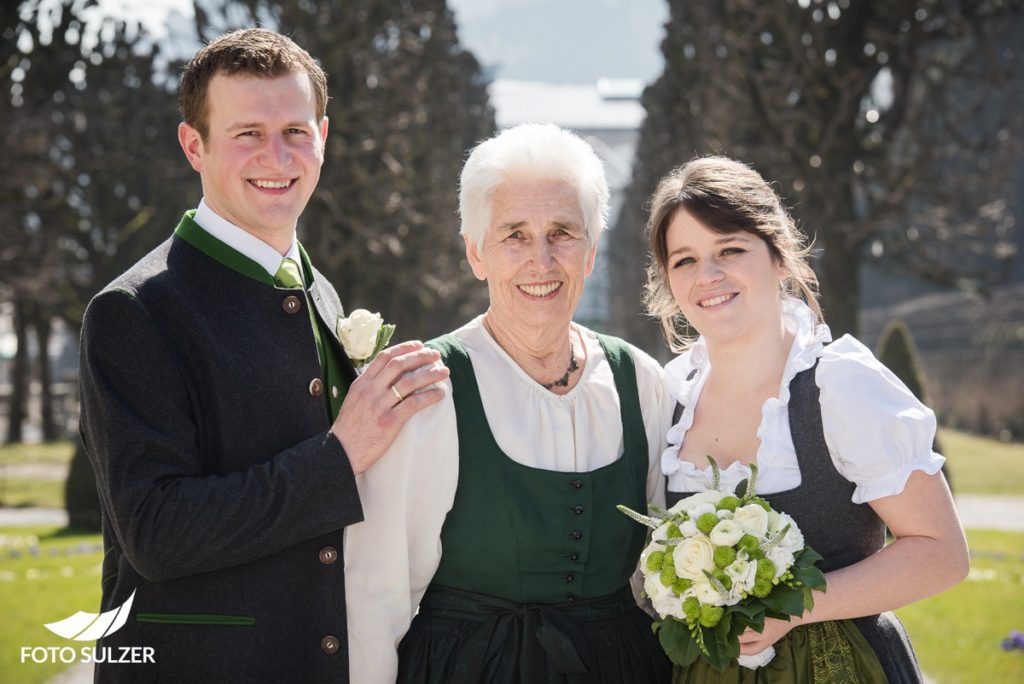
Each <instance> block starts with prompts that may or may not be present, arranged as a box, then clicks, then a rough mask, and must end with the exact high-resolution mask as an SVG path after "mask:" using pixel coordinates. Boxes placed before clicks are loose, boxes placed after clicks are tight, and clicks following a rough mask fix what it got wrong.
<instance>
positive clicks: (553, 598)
mask: <svg viewBox="0 0 1024 684" xmlns="http://www.w3.org/2000/svg"><path fill="white" fill-rule="evenodd" d="M598 339H599V341H600V343H601V346H602V348H603V350H604V352H605V356H606V358H607V360H608V363H609V365H610V366H611V369H612V374H613V377H614V379H615V387H616V391H617V392H618V395H619V403H620V408H621V410H620V419H621V420H622V427H623V444H624V450H623V455H622V456H621V457H620V458H619V459H617V460H616V461H614V462H612V463H610V464H608V465H606V466H604V467H602V468H598V469H597V470H594V471H591V472H579V473H577V472H557V471H550V470H543V469H539V468H531V467H528V466H524V465H522V464H520V463H517V462H515V461H513V460H512V459H510V458H509V457H508V456H507V455H506V454H505V453H504V452H502V451H501V448H500V447H499V446H498V445H497V442H496V441H495V439H494V436H493V434H492V433H491V430H490V427H489V425H488V424H487V418H486V415H485V412H484V409H483V404H482V402H481V399H480V392H479V388H478V386H477V383H476V377H475V375H474V373H473V367H472V363H471V361H470V359H469V356H468V354H467V352H466V350H465V348H464V347H463V346H462V344H461V342H459V340H458V339H457V338H455V337H454V336H452V335H447V336H445V337H442V338H440V339H438V340H435V341H433V342H431V343H430V345H431V346H433V347H435V348H437V349H439V351H441V354H442V357H443V359H444V362H445V364H446V365H447V366H448V368H449V370H450V372H451V376H450V377H451V382H452V388H453V391H452V398H453V401H454V403H455V411H456V419H457V423H458V432H459V481H458V486H457V488H456V493H455V499H454V502H453V505H452V510H451V511H450V512H449V513H448V516H447V518H446V520H445V524H444V527H443V529H442V532H441V547H442V556H441V562H440V565H439V567H438V570H437V572H436V573H435V575H434V578H433V581H432V582H431V585H430V587H429V588H428V589H427V592H426V594H425V595H424V597H423V600H422V601H421V603H420V610H419V613H418V614H417V616H416V617H415V619H414V620H413V622H412V625H411V627H410V629H409V632H408V633H407V634H406V636H405V638H404V639H403V640H402V643H401V644H400V646H399V675H398V681H400V682H423V683H426V682H431V683H435V684H440V683H441V682H444V683H445V684H448V683H451V682H456V683H457V682H464V683H467V684H468V683H470V682H471V683H472V684H477V682H502V683H508V684H512V683H516V684H527V683H529V684H534V683H537V684H544V683H547V682H551V683H555V682H581V683H582V682H587V683H590V682H608V683H620V682H622V683H624V682H631V683H633V682H635V683H637V684H644V683H647V682H651V683H653V682H667V681H668V678H669V672H670V666H669V663H668V660H667V658H666V657H665V655H664V653H663V652H662V650H661V647H660V645H659V644H658V641H657V638H656V637H655V636H654V635H653V633H652V632H651V619H650V617H649V616H647V614H646V613H644V612H643V611H642V610H640V609H639V608H638V607H637V606H636V603H635V601H634V600H633V597H632V594H631V592H630V590H629V586H628V584H629V578H630V576H631V575H632V573H633V571H634V569H635V567H636V562H637V558H639V554H640V551H641V549H642V548H643V544H644V539H645V530H644V529H643V528H642V527H641V526H639V525H636V524H635V523H633V522H632V521H631V520H629V519H628V518H626V516H624V515H622V514H621V513H619V512H618V511H617V510H616V509H615V506H616V504H620V503H621V504H625V505H628V506H630V507H632V508H636V507H640V509H642V508H643V507H645V506H646V479H647V467H648V449H647V438H646V433H645V432H644V427H643V416H642V414H641V412H640V403H639V396H638V392H637V387H636V372H635V370H634V367H633V363H632V358H631V357H630V356H629V352H628V347H627V345H626V344H625V343H624V342H622V341H621V340H617V339H615V338H610V337H605V336H601V335H599V336H598ZM508 419H509V420H514V419H515V416H508Z"/></svg>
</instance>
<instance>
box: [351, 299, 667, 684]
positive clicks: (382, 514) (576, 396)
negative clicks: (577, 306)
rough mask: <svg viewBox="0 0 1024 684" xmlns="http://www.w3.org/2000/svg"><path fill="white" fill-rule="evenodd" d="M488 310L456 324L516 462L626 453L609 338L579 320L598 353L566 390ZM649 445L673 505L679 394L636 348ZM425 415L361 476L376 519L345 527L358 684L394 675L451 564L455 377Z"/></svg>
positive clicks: (653, 470)
mask: <svg viewBox="0 0 1024 684" xmlns="http://www.w3.org/2000/svg"><path fill="white" fill-rule="evenodd" d="M482 319H483V317H482V316H481V317H477V318H476V319H474V320H473V321H471V322H470V323H468V324H467V325H465V326H464V327H462V328H460V329H459V330H456V331H455V333H454V334H455V336H456V337H458V338H459V340H460V341H461V342H462V344H463V345H464V346H465V347H466V350H467V351H468V353H469V357H470V361H471V362H472V364H473V372H474V374H475V375H476V379H477V384H478V385H479V387H480V395H481V401H482V402H483V408H484V413H485V414H486V415H487V422H488V423H489V426H490V429H491V432H492V433H493V434H494V438H495V440H496V441H497V443H498V446H500V447H501V449H502V451H504V452H505V454H507V455H508V457H509V458H511V459H513V460H514V461H517V462H518V463H521V464H523V465H526V466H529V467H533V468H542V469H545V470H554V471H559V472H590V471H592V470H597V469H598V468H601V467H602V466H605V465H608V464H609V463H611V462H613V461H615V460H617V459H618V458H619V457H620V456H621V455H622V451H623V436H622V422H621V418H620V413H619V395H618V393H617V392H616V390H615V380H614V378H613V376H612V370H611V366H610V365H609V364H608V361H607V359H606V358H605V355H604V351H603V350H602V348H601V345H600V343H599V342H598V340H597V336H596V335H595V334H594V333H593V332H592V331H590V330H587V329H586V328H583V327H581V326H576V329H578V330H579V331H580V333H581V338H582V340H583V343H584V346H585V348H586V354H587V360H586V364H585V365H584V366H583V375H582V377H581V378H580V381H579V383H577V385H576V387H574V388H573V389H572V390H571V391H570V392H569V393H567V394H564V395H556V394H552V393H551V392H549V391H547V390H545V389H544V388H542V387H541V386H540V385H538V384H537V382H536V381H535V380H533V379H532V378H530V377H529V376H528V375H527V374H526V373H525V372H524V371H523V370H522V369H521V368H520V367H519V366H518V365H517V364H516V363H515V362H513V361H512V359H511V358H510V357H509V356H508V355H507V354H506V353H505V351H504V350H503V349H502V348H501V347H499V346H498V345H497V343H495V341H494V340H493V338H491V336H490V335H489V334H488V333H487V332H486V330H485V328H484V327H483V325H482V323H481V321H482ZM630 352H631V355H632V358H633V364H634V366H635V367H636V379H637V389H638V392H639V395H640V407H641V412H642V413H643V418H644V427H645V433H646V435H647V444H648V471H647V499H648V501H651V502H654V503H657V504H659V505H663V504H664V499H665V494H664V478H663V477H662V475H661V468H660V464H661V454H662V451H663V449H664V447H665V438H664V435H665V431H666V430H667V429H668V425H669V423H670V422H671V417H672V407H673V405H674V402H673V400H672V399H671V398H670V396H669V394H668V392H667V391H666V389H665V384H664V380H663V375H662V370H661V367H660V366H659V365H658V363H657V362H656V361H654V360H653V359H652V358H651V357H649V356H648V355H647V354H645V353H644V352H642V351H640V350H639V349H636V348H635V347H631V348H630ZM444 389H445V395H446V396H445V398H444V399H443V400H442V401H441V402H439V403H438V404H435V405H433V406H431V407H429V408H427V409H425V410H423V411H421V412H420V413H418V414H416V415H415V416H413V417H412V418H411V419H410V420H409V422H408V423H406V425H405V426H404V427H403V428H402V430H401V432H399V434H398V437H397V438H396V440H395V442H394V444H393V445H392V446H391V448H390V449H389V450H388V452H387V453H386V454H385V455H384V456H383V457H382V458H381V459H380V461H378V462H377V463H376V464H375V465H374V466H373V467H371V468H370V469H369V470H367V471H366V472H364V473H362V474H360V475H358V476H357V477H356V483H357V486H358V488H359V496H360V499H361V501H362V505H363V516H364V521H363V522H361V523H358V524H356V525H352V526H350V527H348V528H346V530H345V599H346V605H347V608H348V640H349V663H350V664H349V669H350V677H351V681H352V682H353V684H377V683H378V682H388V683H390V682H394V681H395V677H396V673H397V670H398V658H397V647H398V643H399V641H401V639H402V637H403V636H404V635H405V632H406V631H407V630H408V628H409V624H410V622H411V621H412V618H413V616H414V615H415V614H416V609H417V606H418V605H419V602H420V599H421V598H422V596H423V592H424V591H425V590H426V588H427V585H428V584H429V583H430V580H431V578H432V577H433V576H434V572H435V571H436V570H437V567H438V564H439V563H440V560H441V527H442V525H443V524H444V520H445V517H446V516H447V514H448V511H449V510H451V507H452V502H453V500H454V497H455V488H456V485H457V483H458V468H459V438H458V430H457V428H456V417H455V404H454V402H453V401H452V398H451V383H450V382H445V384H444Z"/></svg>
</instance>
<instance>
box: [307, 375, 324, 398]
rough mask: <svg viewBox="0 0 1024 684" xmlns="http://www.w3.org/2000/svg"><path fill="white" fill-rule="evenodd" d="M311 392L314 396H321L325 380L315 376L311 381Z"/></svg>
mask: <svg viewBox="0 0 1024 684" xmlns="http://www.w3.org/2000/svg"><path fill="white" fill-rule="evenodd" d="M309 393H310V394H312V395H313V396H314V397H319V396H320V395H321V394H323V393H324V381H323V380H321V379H320V378H313V379H312V380H310V381H309Z"/></svg>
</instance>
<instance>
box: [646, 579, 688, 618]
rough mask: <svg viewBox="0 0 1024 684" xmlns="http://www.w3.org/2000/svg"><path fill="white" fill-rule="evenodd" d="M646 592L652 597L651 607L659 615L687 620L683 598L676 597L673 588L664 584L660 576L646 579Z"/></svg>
mask: <svg viewBox="0 0 1024 684" xmlns="http://www.w3.org/2000/svg"><path fill="white" fill-rule="evenodd" d="M644 592H645V593H646V594H647V596H649V597H650V599H651V605H652V606H654V610H656V611H658V614H659V615H661V616H666V615H671V616H672V617H677V618H679V619H680V620H685V619H686V613H684V612H683V599H682V597H680V596H676V594H675V592H674V591H672V588H671V587H666V586H665V585H664V584H662V583H661V577H660V575H658V574H653V573H652V574H650V575H647V576H646V577H644Z"/></svg>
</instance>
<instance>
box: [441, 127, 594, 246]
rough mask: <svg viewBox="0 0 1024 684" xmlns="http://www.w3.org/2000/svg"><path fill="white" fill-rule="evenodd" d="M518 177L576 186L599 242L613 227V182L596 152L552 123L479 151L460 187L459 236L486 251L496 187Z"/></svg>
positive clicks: (502, 136)
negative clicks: (610, 208)
mask: <svg viewBox="0 0 1024 684" xmlns="http://www.w3.org/2000/svg"><path fill="white" fill-rule="evenodd" d="M516 178H530V179H552V180H560V181H565V182H567V183H569V184H570V185H572V186H573V187H574V188H576V192H577V194H578V195H579V198H580V209H581V211H582V212H583V222H584V228H585V229H586V231H587V236H588V237H589V238H590V242H591V243H592V244H597V240H598V238H600V237H601V232H602V231H603V230H604V229H605V226H606V225H607V223H608V182H607V181H606V180H605V177H604V166H603V165H602V164H601V160H600V159H599V158H598V156H597V154H595V153H594V149H593V148H592V147H591V146H590V145H589V144H588V143H587V142H585V141H584V140H583V139H582V138H580V137H579V136H578V135H576V134H575V133H572V132H571V131H567V130H565V129H564V128H559V127H558V126H554V125H552V124H535V123H525V124H520V125H518V126H515V127H513V128H506V129H505V130H503V131H502V132H501V133H499V134H498V135H496V136H494V137H493V138H490V139H489V140H485V141H484V142H482V143H480V144H479V145H477V146H476V147H475V148H473V152H472V154H470V155H469V159H468V160H466V165H465V166H464V167H462V176H461V178H460V183H459V216H461V218H462V225H461V227H460V229H459V232H460V233H462V234H463V235H465V236H467V237H468V238H469V239H471V240H473V241H474V242H475V243H476V245H477V247H479V248H481V249H482V248H483V244H484V236H486V235H487V228H488V226H489V224H490V222H491V200H492V198H493V196H494V191H495V189H496V188H497V187H498V186H499V185H501V184H502V183H503V182H505V181H507V180H511V179H516Z"/></svg>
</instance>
